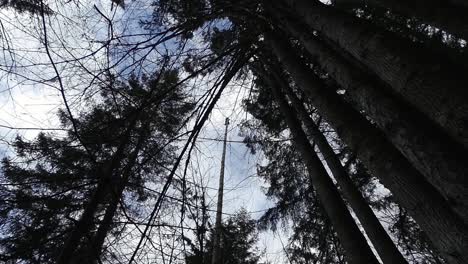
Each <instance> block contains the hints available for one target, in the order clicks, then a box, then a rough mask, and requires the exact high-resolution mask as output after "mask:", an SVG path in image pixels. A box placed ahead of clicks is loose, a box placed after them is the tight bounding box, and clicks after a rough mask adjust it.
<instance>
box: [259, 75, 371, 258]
mask: <svg viewBox="0 0 468 264" xmlns="http://www.w3.org/2000/svg"><path fill="white" fill-rule="evenodd" d="M264 78H265V81H266V82H267V83H268V85H269V86H270V88H271V91H272V94H273V96H274V98H275V100H276V101H277V102H278V103H279V107H280V109H281V112H282V114H283V116H284V117H285V120H286V123H287V124H288V127H289V129H290V130H291V133H292V135H293V138H294V139H293V141H294V143H295V145H296V147H297V149H298V151H299V153H300V154H301V156H302V158H303V160H304V162H305V164H306V166H307V170H308V172H309V177H310V181H311V183H312V184H313V186H314V188H315V190H316V191H317V194H318V197H319V199H320V201H321V203H322V205H323V207H324V209H325V211H326V213H327V215H328V217H329V219H330V221H331V223H332V224H333V227H334V229H335V230H336V233H337V234H338V237H339V238H340V242H341V244H342V245H343V248H344V250H345V254H346V257H347V259H348V261H349V263H356V264H358V263H359V264H361V263H378V261H377V259H376V258H375V256H374V254H373V253H372V250H371V249H370V247H369V245H368V244H367V241H366V239H365V237H364V235H363V234H362V233H361V232H360V231H359V228H358V227H357V225H356V223H355V222H354V219H353V218H352V217H351V214H350V213H349V211H348V209H347V207H346V205H345V204H344V202H343V200H342V199H341V197H340V194H339V193H338V190H337V189H336V186H335V185H334V184H333V182H332V180H331V179H330V177H329V176H328V174H327V172H326V170H325V168H324V167H323V165H322V163H321V162H320V160H319V158H318V157H317V155H316V153H315V151H314V149H313V147H312V145H311V144H310V142H309V141H308V139H307V136H306V134H305V133H304V131H303V130H302V128H301V124H300V122H299V120H298V119H297V118H296V115H295V113H294V110H293V109H292V108H291V107H290V106H289V105H288V103H287V102H286V100H285V99H284V97H283V96H282V94H281V91H280V89H281V88H280V87H278V83H275V82H274V81H273V80H272V77H270V76H265V77H264Z"/></svg>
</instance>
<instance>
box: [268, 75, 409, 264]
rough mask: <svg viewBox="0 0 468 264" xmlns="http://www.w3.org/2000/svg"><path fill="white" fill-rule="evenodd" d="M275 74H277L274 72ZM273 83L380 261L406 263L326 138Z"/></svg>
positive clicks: (286, 87) (296, 101)
mask: <svg viewBox="0 0 468 264" xmlns="http://www.w3.org/2000/svg"><path fill="white" fill-rule="evenodd" d="M275 76H276V77H278V75H277V74H276V71H275ZM276 82H277V83H281V86H282V87H284V88H283V91H286V94H287V95H288V97H289V99H290V100H291V104H292V105H293V106H294V108H295V109H296V113H297V114H298V117H299V118H300V119H301V120H302V122H303V124H304V126H305V128H306V130H307V132H308V134H309V135H310V136H311V137H312V139H313V141H314V142H315V144H317V147H318V149H319V150H320V153H322V156H323V159H324V160H325V162H326V163H327V165H328V167H329V168H330V171H331V173H332V175H333V177H334V178H335V180H336V182H337V183H338V186H339V187H340V189H341V191H342V193H343V196H344V198H345V200H347V201H348V202H349V204H350V206H351V208H352V209H353V211H354V213H355V214H356V216H357V218H358V219H359V222H361V224H362V226H363V228H364V230H365V231H366V234H367V236H368V237H369V239H370V241H371V242H372V245H374V247H375V249H376V250H377V253H378V254H379V256H380V258H381V259H382V261H383V263H384V264H398V263H400V264H407V263H408V262H407V261H406V259H405V258H404V257H403V255H402V254H401V253H400V251H399V250H398V248H397V247H396V245H395V244H394V243H393V241H392V239H391V238H390V236H389V235H388V234H387V232H386V231H385V229H384V228H383V227H382V225H381V223H380V221H379V219H378V218H377V217H376V216H375V214H374V212H373V211H372V209H371V208H370V206H369V205H368V204H367V202H366V200H365V199H364V197H363V196H362V194H361V193H360V191H359V190H358V189H357V187H356V186H355V185H354V183H353V182H352V180H351V178H350V177H349V175H348V173H347V172H346V170H345V168H344V167H343V166H342V165H341V162H340V159H339V158H338V156H337V155H336V154H335V152H334V151H333V149H332V147H331V146H330V145H329V143H328V141H327V139H326V138H325V136H324V135H323V134H322V133H321V131H320V130H319V128H318V127H317V125H316V124H315V123H314V121H313V120H312V118H310V116H309V114H308V113H307V110H306V109H305V107H304V104H303V103H302V102H301V100H299V98H297V96H296V95H295V94H294V93H293V92H292V91H291V88H290V87H289V85H288V84H287V83H285V82H284V80H283V79H280V78H276Z"/></svg>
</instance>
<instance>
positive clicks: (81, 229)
mask: <svg viewBox="0 0 468 264" xmlns="http://www.w3.org/2000/svg"><path fill="white" fill-rule="evenodd" d="M138 114H139V111H137V112H136V113H135V115H134V116H133V117H132V119H131V122H130V124H129V127H128V128H127V129H126V131H125V133H124V135H123V136H122V138H123V140H122V141H121V142H120V144H119V146H118V148H117V150H116V152H115V153H114V154H113V156H112V159H111V160H110V161H109V162H106V163H105V164H104V165H103V166H102V167H101V168H100V174H99V175H97V176H98V177H99V181H98V184H97V187H96V190H95V191H94V193H93V195H92V197H91V198H90V201H89V202H88V204H86V206H85V208H84V211H83V214H82V215H81V217H80V219H79V220H78V222H77V223H76V226H75V227H74V228H73V230H72V232H71V234H70V236H69V237H68V239H67V241H66V242H65V244H64V246H63V248H62V252H61V253H60V256H59V258H58V260H57V263H58V264H67V263H70V259H72V256H73V254H74V253H75V251H76V249H77V248H78V246H79V244H80V242H81V240H82V238H83V237H84V236H85V235H86V234H87V233H88V232H89V231H90V230H91V228H92V227H93V224H94V223H93V221H94V218H95V215H96V212H97V210H98V207H99V205H100V204H101V203H102V202H103V200H104V198H105V197H106V196H107V195H108V194H109V192H110V186H109V185H110V181H111V179H112V176H113V174H114V172H115V169H116V168H118V167H119V166H120V162H121V161H122V159H123V157H124V155H125V149H126V147H127V146H128V144H129V143H130V136H131V132H132V131H133V129H134V127H135V125H136V122H137V120H138V119H137V117H138Z"/></svg>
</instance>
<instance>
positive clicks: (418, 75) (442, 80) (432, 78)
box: [276, 0, 468, 148]
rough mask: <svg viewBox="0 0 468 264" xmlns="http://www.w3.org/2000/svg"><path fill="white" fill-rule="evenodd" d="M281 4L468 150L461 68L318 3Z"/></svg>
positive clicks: (291, 1)
mask: <svg viewBox="0 0 468 264" xmlns="http://www.w3.org/2000/svg"><path fill="white" fill-rule="evenodd" d="M283 2H285V3H286V4H288V5H289V7H290V8H291V9H292V10H293V13H294V14H295V15H299V16H300V17H302V19H304V21H305V22H306V23H307V24H308V25H309V26H310V27H311V28H314V29H316V30H317V31H319V32H320V33H321V34H323V35H324V36H326V37H327V38H329V39H330V40H332V41H334V42H336V44H337V45H338V46H339V47H340V48H342V49H344V50H345V51H346V52H348V53H349V54H350V55H352V56H353V57H354V58H356V59H357V60H358V61H360V62H361V63H362V64H363V65H365V66H366V67H367V68H368V69H369V70H370V71H371V72H373V73H375V74H376V75H377V76H378V77H379V78H381V79H382V80H383V81H385V82H386V83H388V84H389V86H390V87H391V88H392V89H393V91H394V92H395V93H396V94H399V95H400V96H401V98H403V99H404V100H407V101H408V102H409V103H411V104H412V105H414V106H416V107H417V108H418V109H419V110H420V111H422V112H423V113H424V114H426V115H427V116H428V117H429V118H431V119H432V120H434V121H435V122H436V123H437V124H439V125H440V126H441V127H442V128H444V129H445V130H446V131H447V132H449V134H450V135H451V136H452V137H453V138H454V139H456V140H457V141H459V142H461V143H462V144H463V145H464V146H465V147H466V148H468V101H467V100H466V98H468V89H466V87H465V86H466V83H468V78H467V76H466V74H465V73H464V72H463V71H462V70H461V69H460V68H459V67H456V66H455V65H452V64H450V63H449V62H446V61H445V60H444V58H443V57H440V56H439V57H437V58H433V57H432V56H431V54H430V53H426V52H425V49H423V48H421V47H419V46H417V44H415V43H412V42H410V41H407V40H404V39H401V38H399V37H397V36H396V35H394V34H391V33H389V32H386V31H383V30H381V29H380V28H378V27H376V26H374V25H372V24H370V23H368V22H366V21H363V20H360V19H359V18H356V17H354V16H352V15H350V14H346V13H345V12H343V11H341V10H339V9H337V8H334V7H331V6H326V5H324V4H322V3H320V2H319V1H317V0H283ZM276 12H284V7H283V6H278V7H277V8H276Z"/></svg>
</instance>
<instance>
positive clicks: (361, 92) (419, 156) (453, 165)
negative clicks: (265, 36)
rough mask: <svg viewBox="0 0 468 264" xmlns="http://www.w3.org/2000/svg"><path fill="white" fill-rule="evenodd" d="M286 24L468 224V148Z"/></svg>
mask: <svg viewBox="0 0 468 264" xmlns="http://www.w3.org/2000/svg"><path fill="white" fill-rule="evenodd" d="M278 19H279V21H281V25H282V26H283V27H284V28H285V30H287V31H288V32H289V33H291V34H292V35H293V36H294V37H296V38H298V39H299V41H300V42H301V43H302V44H303V46H304V48H305V49H306V50H307V51H308V52H309V54H310V55H312V58H313V59H314V60H315V62H317V63H318V64H319V65H320V66H321V67H322V69H324V70H325V71H326V72H327V73H328V74H330V76H331V77H332V78H333V79H334V80H335V81H336V82H337V83H338V84H339V85H340V86H341V87H342V88H344V89H345V90H346V93H345V99H346V100H347V101H349V102H350V103H351V104H352V105H354V106H355V108H357V110H364V111H365V113H366V114H367V115H369V117H370V118H371V119H372V120H373V121H374V122H375V123H376V125H377V126H378V127H379V128H380V129H381V130H382V132H384V134H385V135H386V136H387V138H388V139H389V140H390V141H391V142H392V143H393V145H394V146H395V147H396V148H397V149H398V150H399V151H400V152H401V153H403V155H404V156H405V157H406V158H407V159H408V160H409V161H410V162H411V163H412V164H413V166H415V167H416V168H417V169H418V170H419V171H420V172H421V173H422V174H423V175H424V176H425V177H426V179H427V180H428V181H429V182H430V183H431V184H432V185H434V186H435V187H436V188H437V189H438V190H439V191H440V192H441V193H442V194H443V195H444V197H445V198H446V199H447V200H449V201H450V203H451V206H452V208H453V209H454V210H456V211H457V213H458V214H460V215H461V216H462V217H463V219H464V221H465V222H467V223H468V178H467V177H466V175H468V162H467V160H466V158H465V157H467V156H468V152H467V151H466V150H465V149H464V148H463V147H460V146H459V145H458V144H457V142H455V141H453V140H452V139H451V138H449V137H448V136H447V135H446V134H445V133H444V132H443V131H441V130H440V128H439V127H437V126H434V125H433V123H432V122H430V120H428V119H427V118H425V117H424V116H423V115H421V114H420V113H419V112H418V111H417V110H416V109H414V108H412V107H411V106H408V105H407V104H406V103H405V102H403V101H402V100H401V99H400V98H398V97H396V96H394V95H393V94H392V93H390V92H388V91H387V90H386V89H385V88H386V87H385V84H384V83H382V82H381V81H380V80H378V79H376V78H374V77H373V76H371V75H369V74H366V73H365V72H363V71H362V70H360V69H359V67H356V66H355V65H353V64H352V63H350V62H348V61H347V60H346V59H345V58H343V57H342V56H340V54H337V53H336V52H334V51H333V50H332V49H331V48H329V47H327V46H326V44H322V43H321V42H320V41H319V40H318V39H317V38H316V37H313V36H311V34H309V33H308V31H307V29H306V28H304V27H301V26H300V25H297V24H293V22H292V21H291V20H290V19H289V18H286V17H278Z"/></svg>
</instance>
